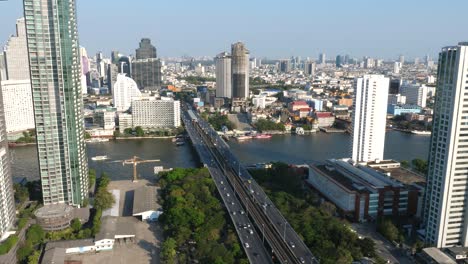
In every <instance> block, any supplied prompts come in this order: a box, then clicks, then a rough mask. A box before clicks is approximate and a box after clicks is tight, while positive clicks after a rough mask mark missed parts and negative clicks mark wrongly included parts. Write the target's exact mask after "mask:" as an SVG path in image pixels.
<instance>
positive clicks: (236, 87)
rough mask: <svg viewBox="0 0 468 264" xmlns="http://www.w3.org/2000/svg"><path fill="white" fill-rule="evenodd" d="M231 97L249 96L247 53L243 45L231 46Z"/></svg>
mask: <svg viewBox="0 0 468 264" xmlns="http://www.w3.org/2000/svg"><path fill="white" fill-rule="evenodd" d="M231 50H232V51H231V59H232V60H231V65H232V66H231V70H232V85H231V87H232V97H235V98H247V97H248V96H249V51H248V50H247V48H246V47H245V45H244V43H242V42H237V43H234V44H232V46H231Z"/></svg>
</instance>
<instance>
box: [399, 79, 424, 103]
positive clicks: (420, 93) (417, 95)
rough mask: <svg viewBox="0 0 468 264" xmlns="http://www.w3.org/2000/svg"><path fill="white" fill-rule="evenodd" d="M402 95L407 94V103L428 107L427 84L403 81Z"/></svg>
mask: <svg viewBox="0 0 468 264" xmlns="http://www.w3.org/2000/svg"><path fill="white" fill-rule="evenodd" d="M400 93H401V95H404V96H406V103H408V104H415V105H419V106H420V107H422V108H424V107H426V100H427V86H426V85H421V84H412V83H403V84H402V85H401V87H400Z"/></svg>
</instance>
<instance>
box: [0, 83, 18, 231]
mask: <svg viewBox="0 0 468 264" xmlns="http://www.w3.org/2000/svg"><path fill="white" fill-rule="evenodd" d="M1 88H2V84H1V79H0V175H1V177H0V239H1V240H3V239H5V238H6V235H7V232H8V231H9V230H10V229H11V228H12V227H13V225H14V223H15V214H16V208H15V198H14V191H13V179H12V176H11V158H10V155H9V154H10V153H9V150H8V140H7V135H6V127H5V115H4V113H3V106H2V103H1V102H4V100H3V98H2V92H1V90H2V89H1Z"/></svg>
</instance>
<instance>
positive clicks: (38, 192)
mask: <svg viewBox="0 0 468 264" xmlns="http://www.w3.org/2000/svg"><path fill="white" fill-rule="evenodd" d="M26 188H28V193H29V200H31V201H37V202H39V203H42V184H41V181H40V180H37V181H29V182H28V183H26Z"/></svg>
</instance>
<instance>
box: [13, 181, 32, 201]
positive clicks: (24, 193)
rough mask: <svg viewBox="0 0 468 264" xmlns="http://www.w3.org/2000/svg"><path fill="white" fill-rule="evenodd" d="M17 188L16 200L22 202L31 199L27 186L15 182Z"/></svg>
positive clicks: (15, 188) (14, 186)
mask: <svg viewBox="0 0 468 264" xmlns="http://www.w3.org/2000/svg"><path fill="white" fill-rule="evenodd" d="M13 188H14V190H15V201H16V202H18V203H20V204H22V203H24V202H26V201H27V200H28V199H29V192H28V188H26V186H23V185H21V184H19V183H15V184H13Z"/></svg>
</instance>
